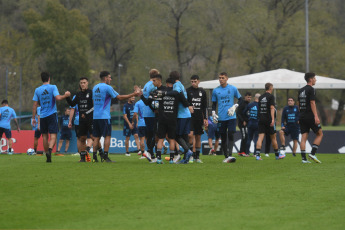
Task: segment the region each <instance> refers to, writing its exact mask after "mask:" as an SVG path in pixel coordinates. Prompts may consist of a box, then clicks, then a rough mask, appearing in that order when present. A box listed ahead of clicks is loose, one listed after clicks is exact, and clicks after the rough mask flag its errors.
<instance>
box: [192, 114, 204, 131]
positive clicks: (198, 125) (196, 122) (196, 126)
mask: <svg viewBox="0 0 345 230" xmlns="http://www.w3.org/2000/svg"><path fill="white" fill-rule="evenodd" d="M203 125H204V120H202V119H201V120H200V119H196V118H193V117H192V119H191V122H190V131H193V134H194V135H202V134H204V130H203V128H202V127H203Z"/></svg>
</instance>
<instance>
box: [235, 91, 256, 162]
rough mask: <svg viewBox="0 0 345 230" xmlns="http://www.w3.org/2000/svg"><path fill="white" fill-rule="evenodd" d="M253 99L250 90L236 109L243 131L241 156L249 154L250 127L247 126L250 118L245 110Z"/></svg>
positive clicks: (239, 124)
mask: <svg viewBox="0 0 345 230" xmlns="http://www.w3.org/2000/svg"><path fill="white" fill-rule="evenodd" d="M251 100H252V94H251V93H250V92H247V93H246V94H245V95H244V100H242V101H241V103H239V104H238V108H237V111H236V114H237V122H238V128H239V129H240V131H241V146H240V151H239V153H238V155H239V156H247V154H246V144H247V139H248V128H247V124H248V120H247V117H246V116H245V115H244V113H243V111H244V110H245V108H246V107H247V106H248V104H249V103H250V101H251Z"/></svg>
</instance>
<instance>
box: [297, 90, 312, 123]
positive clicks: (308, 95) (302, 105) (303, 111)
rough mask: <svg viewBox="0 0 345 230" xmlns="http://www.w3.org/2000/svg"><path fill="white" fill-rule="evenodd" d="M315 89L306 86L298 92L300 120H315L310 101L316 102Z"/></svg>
mask: <svg viewBox="0 0 345 230" xmlns="http://www.w3.org/2000/svg"><path fill="white" fill-rule="evenodd" d="M315 98H316V92H315V89H314V88H313V87H312V86H310V85H306V86H304V87H303V88H301V89H300V90H299V91H298V101H299V112H300V119H313V118H314V113H313V111H312V110H311V106H310V101H315Z"/></svg>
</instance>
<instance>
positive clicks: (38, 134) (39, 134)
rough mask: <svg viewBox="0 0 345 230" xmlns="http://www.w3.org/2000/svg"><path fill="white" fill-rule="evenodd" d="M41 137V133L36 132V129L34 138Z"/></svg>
mask: <svg viewBox="0 0 345 230" xmlns="http://www.w3.org/2000/svg"><path fill="white" fill-rule="evenodd" d="M41 135H42V134H41V131H40V130H38V129H36V130H35V137H36V138H40V137H41Z"/></svg>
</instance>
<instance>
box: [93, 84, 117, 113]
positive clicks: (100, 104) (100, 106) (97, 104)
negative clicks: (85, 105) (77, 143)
mask: <svg viewBox="0 0 345 230" xmlns="http://www.w3.org/2000/svg"><path fill="white" fill-rule="evenodd" d="M117 95H119V94H118V93H117V92H116V91H115V90H114V89H113V88H112V87H111V86H110V85H107V84H106V83H99V84H97V85H95V86H94V87H93V89H92V98H93V106H94V112H93V119H110V118H111V116H110V105H111V99H112V98H116V97H117Z"/></svg>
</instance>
